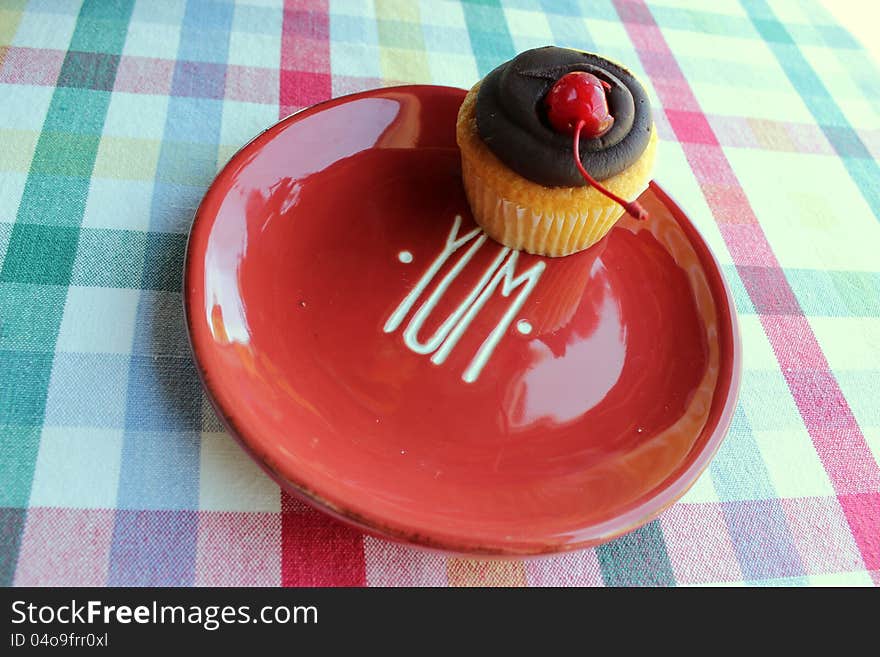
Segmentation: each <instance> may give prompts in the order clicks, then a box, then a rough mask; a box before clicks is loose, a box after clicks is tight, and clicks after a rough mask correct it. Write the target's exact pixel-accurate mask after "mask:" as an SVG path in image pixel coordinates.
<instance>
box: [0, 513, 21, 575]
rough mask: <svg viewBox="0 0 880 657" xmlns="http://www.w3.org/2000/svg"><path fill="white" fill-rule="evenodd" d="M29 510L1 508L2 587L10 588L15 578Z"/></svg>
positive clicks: (0, 554)
mask: <svg viewBox="0 0 880 657" xmlns="http://www.w3.org/2000/svg"><path fill="white" fill-rule="evenodd" d="M26 517H27V509H20V508H8V507H0V586H2V587H9V586H12V584H13V579H14V578H15V566H16V562H17V561H18V545H19V542H20V541H21V534H22V532H23V531H24V521H25V518H26Z"/></svg>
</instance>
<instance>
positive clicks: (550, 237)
mask: <svg viewBox="0 0 880 657" xmlns="http://www.w3.org/2000/svg"><path fill="white" fill-rule="evenodd" d="M556 50H561V49H556ZM572 52H578V51H572ZM618 66H619V65H618ZM481 84H482V81H481V82H478V83H477V84H476V85H474V87H473V88H472V89H471V90H470V92H469V93H468V94H467V96H466V97H465V99H464V102H463V103H462V105H461V109H460V110H459V114H458V122H457V125H456V139H457V142H458V146H459V148H460V149H461V165H462V178H463V182H464V188H465V192H466V194H467V198H468V202H469V203H470V207H471V211H472V213H473V216H474V219H475V220H476V222H477V223H478V224H479V225H480V226H481V227H482V228H483V230H485V231H486V233H487V234H488V235H489V236H490V237H492V238H493V239H495V240H496V241H498V242H500V243H502V244H504V245H505V246H508V247H510V248H513V249H518V250H523V251H527V252H529V253H535V254H539V255H545V256H564V255H568V254H571V253H575V252H577V251H581V250H583V249H586V248H588V247H589V246H591V245H593V244H595V243H596V242H598V241H599V240H600V239H602V237H604V236H605V234H606V233H607V232H608V231H609V230H610V229H611V227H612V226H613V225H614V223H615V222H616V221H617V220H618V219H619V218H620V216H621V215H622V214H623V212H624V209H623V207H622V206H621V205H619V204H618V203H616V202H614V201H612V200H611V199H609V198H607V197H606V196H605V195H603V194H601V193H600V192H599V191H598V190H597V189H595V188H594V187H592V186H590V185H587V184H583V183H582V184H580V185H576V186H549V185H546V184H542V183H541V182H536V181H533V180H530V179H528V178H527V177H525V176H523V175H521V174H520V173H518V172H517V171H515V170H514V169H513V168H511V167H510V166H508V165H507V164H506V163H505V162H503V161H502V160H501V159H499V157H498V155H496V153H495V152H493V150H492V149H491V148H490V147H489V146H488V145H487V144H486V142H485V141H484V140H483V138H482V137H481V135H480V131H479V129H478V125H477V111H476V106H477V98H478V95H479V92H480V87H481ZM649 130H650V134H649V135H648V137H647V144H646V145H645V146H644V150H643V151H642V152H641V154H640V155H638V157H637V158H636V159H635V160H634V161H633V162H631V163H628V165H627V166H626V167H625V168H623V170H621V171H619V172H618V173H615V174H614V175H612V176H610V177H608V178H605V179H601V181H600V182H601V184H602V185H603V186H604V187H606V188H607V189H608V190H609V191H611V192H613V193H615V194H616V195H618V196H620V197H622V198H623V199H625V200H627V201H631V200H635V199H636V198H638V196H639V195H640V194H641V193H642V192H643V191H644V190H645V189H646V188H647V186H648V182H649V181H650V179H651V174H652V170H653V165H654V158H655V153H656V147H657V134H656V130H655V129H654V127H653V121H651V122H650V128H649ZM526 141H528V140H526ZM569 152H571V151H569ZM570 157H571V158H572V161H573V155H571V156H570Z"/></svg>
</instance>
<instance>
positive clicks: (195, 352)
mask: <svg viewBox="0 0 880 657" xmlns="http://www.w3.org/2000/svg"><path fill="white" fill-rule="evenodd" d="M420 90H422V91H423V90H435V91H436V90H443V91H446V92H449V93H454V94H461V95H462V98H463V97H464V94H466V93H467V90H466V89H462V88H459V87H453V86H447V85H428V84H408V85H396V86H389V87H379V88H375V89H367V90H364V91H359V92H355V93H351V94H346V95H343V96H338V97H336V98H330V99H327V100H324V101H321V102H319V103H315V104H314V105H310V106H308V107H303V108H301V109H299V110H297V111H296V112H293V113H291V114H288V115H287V116H285V117H283V118H281V119H279V120H278V121H277V122H275V123H273V124H272V125H270V126H268V127H266V128H265V129H264V130H262V131H260V132H259V133H258V134H256V135H255V136H254V137H253V138H251V139H249V140H248V141H247V142H246V143H245V144H244V145H243V146H242V147H241V148H239V149H238V150H236V151H235V153H234V154H233V155H232V156H231V157H230V158H229V160H228V161H227V162H226V164H225V165H224V166H223V167H222V168H221V169H220V171H219V172H218V173H217V174H216V175H215V176H214V178H213V179H212V180H211V183H210V185H208V187H207V189H206V190H205V193H204V194H203V196H202V199H201V200H200V202H199V205H198V207H197V208H196V211H195V213H194V214H193V219H192V222H191V224H190V228H189V232H188V234H187V242H186V250H185V253H184V259H183V281H182V282H183V294H182V297H183V298H182V304H183V313H184V321H185V325H186V333H187V342H188V344H189V347H190V351H191V353H192V357H193V362H194V364H195V368H196V372H197V374H198V377H199V380H200V382H201V385H202V388H203V389H204V391H205V393H206V397H207V398H208V401H209V403H210V404H211V407H212V408H213V409H214V411H215V413H216V414H217V416H218V418H219V419H220V421H221V423H222V425H223V427H224V428H225V429H226V431H227V432H228V433H229V434H230V436H232V438H233V439H235V441H236V442H237V443H238V444H239V445H240V446H241V447H242V448H243V449H244V450H245V452H246V453H247V454H248V456H250V458H251V459H253V460H254V461H255V462H256V463H257V464H258V465H259V466H260V467H261V468H262V470H263V471H264V472H266V473H267V474H268V475H269V476H270V477H271V478H272V480H273V481H275V483H276V484H278V485H279V486H280V487H281V488H282V490H284V491H286V492H288V493H290V494H292V495H293V496H294V497H296V498H298V499H300V500H302V501H304V502H306V503H308V504H310V505H312V506H314V507H316V508H317V509H319V510H320V511H322V512H324V513H327V514H329V515H331V516H333V517H334V518H336V519H338V520H341V521H342V522H344V523H346V524H348V525H352V526H354V527H356V528H357V529H359V530H361V531H363V532H366V533H368V534H370V535H372V536H376V537H379V538H382V539H387V540H393V541H397V542H401V543H404V544H406V545H409V546H411V547H416V548H423V549H428V550H435V551H441V552H446V553H454V554H462V555H473V556H477V557H483V558H485V557H492V558H527V557H539V556H548V555H552V554H562V553H565V552H571V551H575V550H581V549H586V548H590V547H594V546H596V545H600V544H602V543H605V542H607V541H610V540H613V539H614V538H617V537H619V536H622V535H624V534H627V533H629V532H630V531H633V530H635V529H637V528H639V527H641V526H643V525H645V524H647V523H648V522H650V521H651V520H654V519H655V518H657V516H659V515H660V514H661V513H663V511H665V510H666V509H668V508H669V507H670V506H672V505H673V504H674V503H675V502H677V501H678V500H679V499H681V498H682V497H683V496H684V495H685V494H686V493H687V492H688V490H690V488H691V487H692V486H693V485H694V484H695V483H696V482H697V480H698V479H699V478H700V476H701V475H702V473H703V472H704V471H705V469H706V468H707V467H708V465H709V463H710V462H711V460H712V458H714V456H715V454H716V453H717V451H718V449H719V448H720V446H721V443H722V442H723V441H724V439H725V437H726V436H727V433H728V431H729V429H730V425H731V423H732V420H733V415H734V412H735V409H736V405H737V401H738V398H739V393H740V386H741V381H742V360H743V358H742V339H741V333H740V326H739V317H738V312H737V309H736V304H735V300H734V297H733V293H732V290H731V288H730V285H729V283H728V282H727V279H726V277H725V276H724V272H723V269H722V267H721V263H720V262H719V261H718V258H717V256H716V255H715V253H714V252H713V250H712V249H711V247H710V246H709V243H708V241H706V239H705V237H704V236H703V234H702V233H701V232H700V230H699V229H698V228H697V226H696V225H695V224H694V223H693V221H691V219H690V217H688V215H687V214H686V213H685V212H684V210H683V209H682V207H681V205H680V204H679V203H677V202H676V201H675V199H674V198H673V197H672V196H671V195H670V194H669V193H668V192H667V191H666V190H665V189H664V188H663V187H662V186H661V185H660V184H659V183H658V182H657V181H656V180H651V181H650V182H649V188H650V189H651V190H652V191H653V193H655V194H656V195H657V196H658V197H659V199H660V201H661V202H662V203H663V205H664V206H666V207H667V209H669V211H670V212H671V213H672V214H673V216H674V217H675V220H676V222H677V223H678V224H679V225H680V226H681V227H682V229H683V230H684V232H685V234H686V235H687V238H688V241H689V242H690V243H691V244H695V245H697V246H701V247H702V248H701V249H698V251H699V252H702V253H703V254H704V255H705V256H707V257H708V263H707V262H703V265H704V268H705V267H706V265H711V267H712V268H713V269H714V270H715V272H716V273H717V276H718V280H719V281H720V284H721V285H720V288H721V291H722V292H723V296H722V298H721V300H722V301H723V302H724V307H725V308H726V309H727V313H726V314H727V316H728V317H729V320H730V325H729V330H730V335H731V345H730V351H731V372H730V378H729V380H728V381H727V382H726V383H727V391H726V397H725V400H724V403H723V406H722V409H721V413H720V415H719V418H718V421H717V423H716V424H715V426H714V428H713V429H712V433H711V435H710V436H709V437H708V439H707V440H706V443H705V445H704V447H703V448H702V450H701V451H700V452H699V453H698V454H697V455H696V457H695V458H694V460H693V462H692V463H691V464H690V466H688V468H686V469H685V470H684V471H682V472H681V473H680V474H679V475H678V476H677V477H676V478H675V479H674V480H672V481H671V482H670V483H669V484H668V485H667V487H666V488H664V489H663V490H661V491H660V492H658V493H657V494H655V495H653V496H651V497H649V498H647V499H646V500H644V501H643V502H642V503H640V504H639V505H638V506H637V507H635V508H634V509H631V510H629V511H628V512H626V513H624V514H621V515H619V516H615V517H614V518H612V519H610V520H607V521H605V522H603V523H601V524H599V525H595V526H594V527H596V528H602V527H604V526H605V525H611V524H614V525H615V527H614V528H613V529H611V530H609V531H607V532H601V531H597V532H596V533H595V534H594V535H593V536H591V537H589V538H585V539H579V540H574V541H571V542H567V543H562V542H549V541H535V540H534V539H533V540H531V541H528V542H521V543H518V544H516V545H505V544H498V543H497V542H496V543H492V544H488V545H487V544H480V543H479V542H475V541H473V540H471V541H468V540H467V538H466V537H457V538H453V537H452V536H451V535H445V534H444V535H443V537H442V538H438V537H435V536H429V535H426V534H425V533H423V532H421V531H418V530H416V529H414V528H407V527H405V526H404V525H403V524H401V525H394V524H393V522H390V521H386V522H384V523H383V522H380V521H379V520H378V519H375V518H369V517H367V516H365V515H364V514H361V513H358V512H357V511H354V510H352V509H349V508H346V507H344V506H342V505H338V504H336V503H334V502H332V501H330V500H328V499H326V498H325V497H323V496H322V495H320V494H319V493H318V492H317V491H315V490H313V489H312V488H311V487H309V486H308V485H307V484H306V483H305V482H303V481H296V480H293V479H292V478H291V477H289V476H286V475H283V474H281V472H280V471H279V470H278V469H276V467H274V466H273V464H272V462H271V459H270V458H269V457H268V455H265V454H260V453H258V452H257V450H256V449H255V448H254V447H253V446H252V445H251V444H250V442H249V440H248V434H247V432H246V431H245V430H244V429H243V428H241V427H239V426H238V424H237V423H236V421H235V420H234V419H233V414H232V413H230V412H227V410H226V409H225V408H223V406H222V405H221V404H220V402H219V401H218V395H217V394H215V388H214V385H213V383H212V380H211V377H210V376H209V375H208V373H207V372H206V370H205V367H204V365H203V364H202V360H201V358H200V356H199V347H197V346H196V342H195V338H194V331H193V315H194V313H193V312H192V301H193V299H192V296H193V294H194V292H195V290H194V288H193V287H192V285H191V276H192V271H193V267H194V266H195V263H194V259H195V258H196V256H195V255H194V248H193V241H194V235H195V233H196V229H197V227H198V226H199V225H200V219H201V217H202V209H203V207H204V206H205V204H206V201H207V200H208V198H209V197H213V196H214V195H216V194H218V193H219V192H218V184H219V182H220V181H221V180H222V179H224V178H225V177H226V176H228V175H230V174H231V171H232V170H233V169H236V168H238V167H239V166H241V164H242V163H241V162H240V160H241V159H242V158H243V156H244V154H245V153H246V152H247V151H248V150H249V149H250V148H251V147H252V146H254V145H255V144H256V143H257V142H258V141H260V140H261V139H262V138H264V136H265V135H266V134H267V133H269V132H270V131H280V130H281V128H282V126H284V125H287V124H288V123H292V122H296V121H299V120H301V119H303V118H305V117H306V116H309V115H311V114H313V113H316V112H319V111H322V110H323V109H327V108H329V107H333V106H335V105H338V104H343V103H346V102H352V101H355V100H358V99H361V98H370V97H374V96H376V95H381V94H383V93H389V92H392V93H393V92H407V91H408V92H416V93H418V92H419V91H420ZM204 221H207V219H205V220H203V222H204ZM203 222H202V223H203ZM695 238H696V242H695ZM698 257H700V255H699V253H698ZM700 260H701V261H702V260H703V258H702V257H700ZM713 298H716V302H717V300H718V299H717V295H713ZM722 311H723V309H722ZM722 315H723V313H722ZM721 319H722V320H723V319H724V318H723V316H722V317H721ZM716 385H717V384H716ZM622 519H625V521H623V520H622ZM523 545H527V546H528V547H523Z"/></svg>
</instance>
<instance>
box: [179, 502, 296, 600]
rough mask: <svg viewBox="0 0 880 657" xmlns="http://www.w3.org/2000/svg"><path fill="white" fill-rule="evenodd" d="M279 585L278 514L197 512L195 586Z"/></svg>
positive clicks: (279, 540) (279, 526) (279, 523)
mask: <svg viewBox="0 0 880 657" xmlns="http://www.w3.org/2000/svg"><path fill="white" fill-rule="evenodd" d="M280 584H281V515H280V514H278V513H243V512H218V511H200V512H199V525H198V538H197V539H196V577H195V585H196V586H279V585H280Z"/></svg>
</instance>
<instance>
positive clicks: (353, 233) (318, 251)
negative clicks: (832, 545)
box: [185, 86, 740, 555]
mask: <svg viewBox="0 0 880 657" xmlns="http://www.w3.org/2000/svg"><path fill="white" fill-rule="evenodd" d="M464 93H465V92H464V91H462V90H460V89H451V88H445V87H432V86H413V87H398V88H389V89H380V90H375V91H369V92H365V93H361V94H356V95H353V96H347V97H345V98H339V99H336V100H332V101H329V102H326V103H323V104H321V105H317V106H315V107H312V108H310V109H307V110H305V111H303V112H300V113H298V114H295V115H293V116H291V117H288V118H287V119H285V120H283V121H281V122H280V123H278V124H277V125H275V126H273V127H272V128H270V129H269V130H267V131H265V132H264V133H262V134H261V135H260V136H258V137H257V138H256V139H254V140H253V141H252V142H251V143H250V144H248V145H247V146H245V147H244V148H243V149H242V150H241V151H240V152H239V153H238V154H236V155H235V157H233V158H232V160H231V161H230V162H229V164H228V165H227V166H226V168H225V169H223V171H222V172H221V173H220V175H219V176H218V177H217V179H216V180H215V181H214V183H213V184H212V185H211V188H210V189H209V190H208V193H207V194H206V195H205V198H204V200H203V201H202V204H201V207H200V208H199V210H198V212H197V214H196V217H195V222H194V224H193V228H192V233H191V235H190V240H189V247H188V251H187V257H186V272H185V276H186V282H185V288H186V291H185V296H186V312H187V321H188V326H189V332H190V339H191V342H192V346H193V350H194V353H195V356H196V360H197V361H198V364H199V369H200V371H201V375H202V377H203V380H204V384H205V386H206V388H207V390H208V392H209V394H210V396H211V397H212V399H213V402H214V404H215V407H216V409H217V411H218V412H219V414H220V415H221V416H222V418H224V420H225V422H226V425H227V426H228V428H229V430H230V432H232V434H233V435H235V436H236V437H237V438H238V439H239V440H240V441H241V443H242V444H243V445H244V446H245V448H247V450H248V451H249V452H250V453H251V454H252V456H253V457H254V458H256V459H257V461H258V462H260V463H261V464H262V465H263V466H264V467H265V468H266V470H267V471H268V472H269V473H270V474H271V475H272V476H274V478H275V479H276V480H277V481H278V482H279V483H280V484H281V485H282V486H284V487H286V488H287V489H288V490H290V491H292V492H293V493H295V494H298V495H300V496H301V497H303V498H305V499H306V500H308V501H310V502H313V503H314V504H316V505H317V506H319V507H320V508H322V509H324V510H326V511H329V512H331V513H333V514H335V515H336V516H338V517H341V518H343V519H345V520H347V521H350V522H353V523H355V524H356V525H358V526H360V527H362V528H363V529H365V530H367V531H370V532H372V533H375V534H379V535H382V536H385V537H389V538H393V539H398V540H404V541H407V542H410V543H415V544H418V545H422V546H429V547H436V548H443V549H448V550H453V551H457V552H466V553H480V554H493V555H526V554H541V553H547V552H554V551H560V550H568V549H573V548H579V547H585V546H589V545H594V544H597V543H600V542H602V541H605V540H608V539H610V538H612V537H614V536H617V535H619V534H622V533H624V532H626V531H629V530H631V529H634V528H635V527H637V526H639V525H641V524H643V523H645V522H647V521H648V520H650V519H651V518H653V517H654V516H656V515H657V514H658V513H660V511H661V510H662V509H664V508H665V507H667V506H668V505H669V504H671V503H672V502H674V501H675V500H676V499H677V498H678V497H680V496H681V495H682V494H683V493H684V492H685V491H686V490H687V488H688V487H689V486H690V485H691V484H692V483H693V482H694V481H695V480H696V478H697V477H698V476H699V474H700V472H701V471H702V470H703V469H704V468H705V467H706V465H707V464H708V462H709V459H710V458H711V456H712V454H713V453H714V452H715V450H716V449H717V448H718V445H719V444H720V442H721V440H722V439H723V437H724V434H725V432H726V430H727V428H728V425H729V423H730V419H731V416H732V413H733V407H734V403H735V398H736V393H737V388H738V384H739V372H740V348H739V342H738V332H737V324H736V318H735V314H734V308H733V304H732V302H731V297H730V293H729V291H728V289H727V287H726V286H725V283H724V279H723V278H722V276H721V273H720V272H719V268H718V264H717V263H716V261H715V259H714V258H713V256H712V254H711V253H710V252H709V249H708V248H707V246H706V244H705V242H704V241H703V240H702V239H701V237H700V235H699V234H698V233H697V231H696V230H695V229H694V227H693V225H692V224H691V223H690V221H688V219H687V217H686V216H685V215H684V213H683V212H682V211H681V210H680V209H678V208H677V207H676V206H675V204H674V203H673V202H672V201H671V200H670V199H669V197H668V196H667V195H666V194H665V193H663V191H662V190H661V189H660V188H659V187H658V186H657V185H655V184H652V185H651V187H650V189H649V190H648V191H646V192H645V194H644V195H643V196H642V197H641V199H640V201H641V202H642V203H643V204H644V206H645V207H646V208H647V209H648V211H649V212H650V213H651V218H650V220H649V221H647V222H642V223H639V222H636V221H634V220H631V219H628V218H625V219H623V220H621V221H620V222H619V223H618V225H617V226H616V227H615V228H614V229H613V230H612V231H611V232H610V233H609V234H608V236H607V237H606V238H605V239H604V240H602V241H601V242H600V243H599V244H597V245H595V246H594V247H592V248H591V249H589V250H587V251H585V252H583V253H580V254H578V255H573V256H569V257H567V258H558V259H552V258H540V257H536V256H531V255H528V254H523V253H517V252H510V251H508V250H507V249H505V248H503V247H501V246H500V245H499V244H497V243H495V242H493V241H492V240H491V239H487V238H486V237H485V236H484V235H483V234H482V233H480V231H479V230H478V229H477V228H476V226H475V224H474V223H473V220H472V218H471V215H470V212H469V210H468V204H467V201H466V199H465V196H464V192H463V189H462V184H461V179H460V168H459V154H458V149H457V147H456V145H455V119H456V114H457V111H458V107H459V105H460V103H461V101H462V99H463V97H464Z"/></svg>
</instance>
